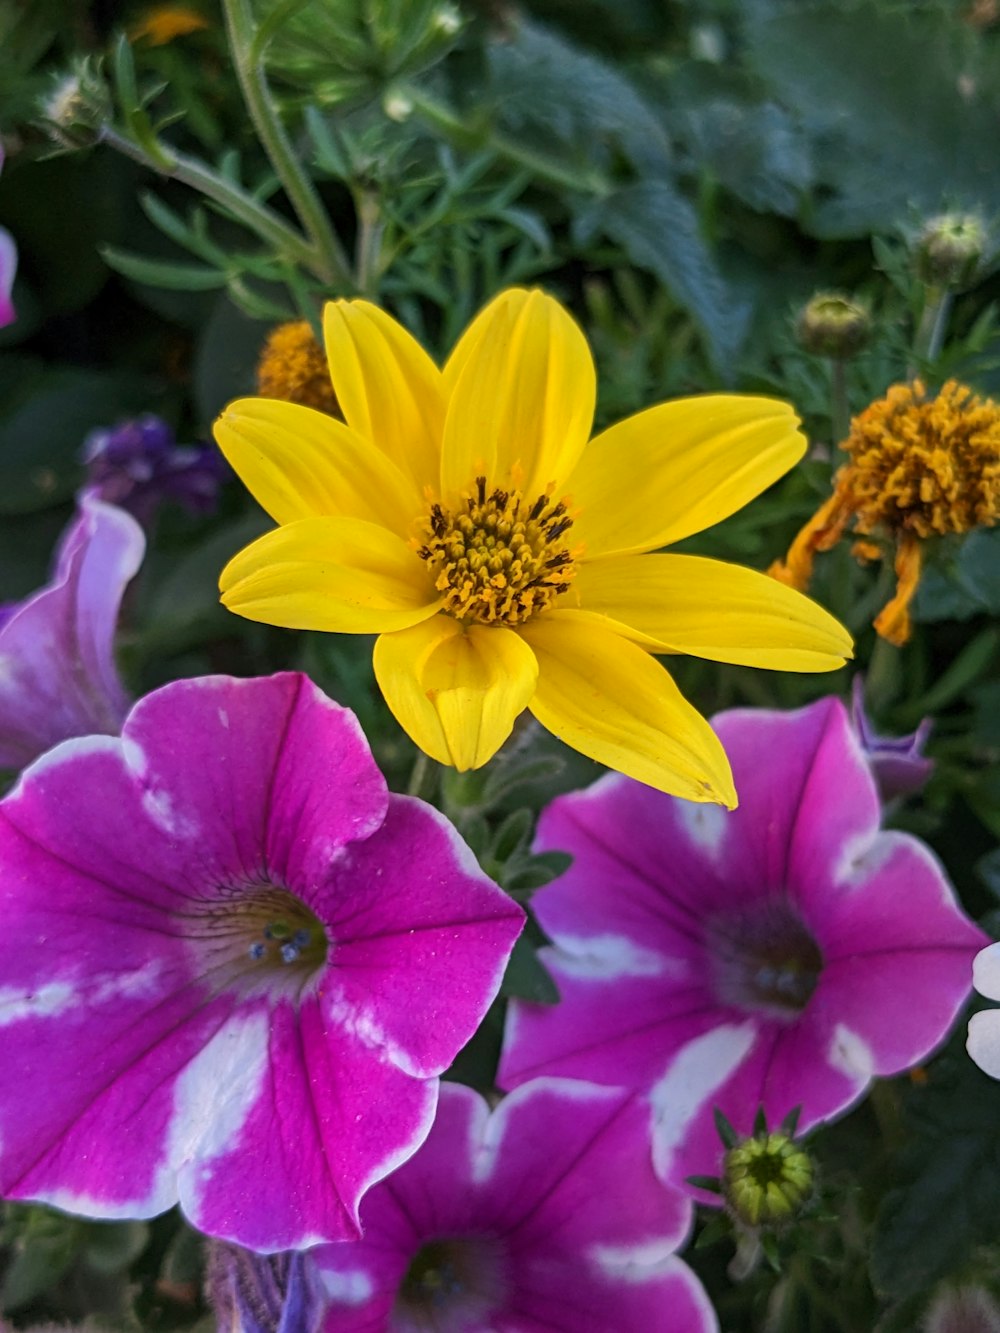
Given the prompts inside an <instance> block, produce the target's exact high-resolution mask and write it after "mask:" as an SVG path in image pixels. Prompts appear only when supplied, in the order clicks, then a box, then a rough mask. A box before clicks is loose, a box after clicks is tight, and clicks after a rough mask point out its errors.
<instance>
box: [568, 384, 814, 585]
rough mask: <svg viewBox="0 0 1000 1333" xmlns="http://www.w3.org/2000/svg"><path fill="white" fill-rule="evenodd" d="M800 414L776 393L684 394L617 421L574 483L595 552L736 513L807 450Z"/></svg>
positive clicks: (580, 534)
mask: <svg viewBox="0 0 1000 1333" xmlns="http://www.w3.org/2000/svg"><path fill="white" fill-rule="evenodd" d="M797 426H798V417H797V416H796V415H795V412H794V411H793V409H792V408H791V407H790V406H789V405H788V404H787V403H782V402H779V401H778V400H777V399H775V398H752V397H742V396H738V395H735V394H710V395H707V396H706V397H704V398H679V399H678V400H677V401H676V402H673V403H661V404H660V406H659V407H651V408H649V410H648V411H646V412H639V413H637V414H636V415H635V416H632V417H629V418H627V420H625V421H622V422H619V424H618V425H617V426H612V427H611V429H610V430H606V431H605V432H604V433H603V434H602V435H599V436H598V437H597V438H596V439H595V440H592V441H591V443H590V445H589V446H588V447H587V449H586V451H585V453H584V455H583V457H582V458H581V460H580V462H579V465H578V466H577V468H576V470H575V472H574V473H573V475H572V476H571V477H570V479H569V482H568V485H567V490H568V492H569V494H570V495H571V496H572V498H573V504H574V507H575V508H576V509H578V511H579V514H578V517H577V519H576V523H575V526H574V528H573V536H574V538H575V539H577V540H579V541H582V542H583V543H584V544H585V549H586V554H587V557H588V558H591V559H592V558H593V557H595V556H599V555H625V554H627V553H629V552H632V551H651V550H654V549H655V548H656V547H658V546H666V545H667V544H668V543H669V542H675V541H679V540H680V539H681V538H682V537H688V536H690V535H691V533H692V532H700V531H701V530H702V529H703V528H707V527H711V525H712V524H713V523H718V522H719V521H720V520H721V519H723V518H726V517H728V515H730V514H732V513H735V511H736V510H737V509H740V508H741V507H742V506H743V505H745V504H746V503H747V502H748V501H749V500H752V499H753V498H754V496H755V495H759V494H760V492H761V491H763V490H764V489H765V488H766V487H768V486H770V485H771V483H772V482H773V481H776V480H777V479H778V477H780V476H781V475H782V474H783V473H784V472H787V471H788V469H789V468H790V467H791V466H792V464H793V463H795V462H797V461H798V460H799V459H800V458H801V457H802V455H803V453H804V452H805V448H806V441H805V437H804V436H803V435H802V434H800V432H799V431H798V430H797V429H796V427H797Z"/></svg>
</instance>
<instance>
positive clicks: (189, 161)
mask: <svg viewBox="0 0 1000 1333" xmlns="http://www.w3.org/2000/svg"><path fill="white" fill-rule="evenodd" d="M101 142H102V143H106V144H107V145H108V146H109V147H110V148H114V149H115V150H116V151H117V152H119V153H122V154H123V155H124V156H125V157H130V158H131V159H132V160H133V161H134V162H138V163H140V165H142V166H144V167H148V168H149V169H150V170H151V171H155V172H157V174H158V175H160V176H166V177H168V178H169V179H170V180H177V181H180V182H181V183H182V184H183V185H188V186H190V188H191V189H193V190H197V191H198V193H199V194H203V195H204V196H205V198H206V199H211V200H212V202H213V203H215V204H218V205H219V206H220V207H221V208H222V209H224V210H225V211H226V212H227V213H230V214H231V215H232V216H233V217H235V218H236V219H237V220H238V221H239V222H241V223H242V224H243V226H245V227H246V228H247V229H248V230H250V231H252V232H254V233H255V234H256V235H257V236H259V237H260V238H261V240H263V241H266V242H268V244H270V245H273V246H274V248H275V249H276V250H278V251H279V252H280V253H281V254H282V255H284V256H286V257H287V258H289V259H291V260H293V261H294V262H295V263H298V264H302V265H303V266H304V267H306V268H308V269H310V270H311V271H313V272H316V256H315V254H314V252H313V249H312V246H311V245H310V244H309V242H308V241H307V240H306V238H305V237H304V236H302V235H300V233H299V232H297V231H296V230H295V228H294V227H290V226H289V225H288V223H287V222H286V221H285V220H284V218H282V217H280V216H279V214H277V213H275V212H274V210H273V209H271V208H268V207H267V205H266V204H262V203H261V202H260V200H259V199H255V198H254V196H253V195H252V194H250V193H249V192H248V191H246V190H244V189H243V188H242V187H241V186H239V185H237V184H235V183H234V182H233V181H231V180H227V179H226V178H225V177H223V176H219V175H217V174H216V173H215V172H214V171H213V170H212V169H211V167H209V166H207V165H206V163H204V162H201V161H199V159H198V158H196V157H190V156H188V155H187V154H186V153H179V152H177V150H176V149H173V148H170V149H167V148H164V150H163V151H162V152H161V153H160V154H158V155H157V156H156V157H154V156H152V155H151V154H150V153H148V152H147V151H146V150H145V149H144V148H143V147H142V145H141V144H138V143H136V142H135V140H134V139H130V138H129V137H128V135H126V134H122V133H121V132H120V131H119V130H116V129H114V128H113V127H112V126H110V125H105V126H104V127H103V128H102V129H101ZM317 276H320V275H319V274H318V273H317Z"/></svg>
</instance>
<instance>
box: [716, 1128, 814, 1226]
mask: <svg viewBox="0 0 1000 1333" xmlns="http://www.w3.org/2000/svg"><path fill="white" fill-rule="evenodd" d="M813 1189H814V1175H813V1164H812V1159H811V1158H810V1156H809V1154H808V1153H807V1152H806V1151H805V1149H803V1148H801V1147H800V1146H799V1145H798V1144H797V1143H796V1142H795V1140H794V1139H793V1138H791V1137H790V1136H789V1135H788V1134H783V1133H780V1132H779V1133H771V1134H769V1133H766V1132H759V1133H757V1134H755V1135H754V1136H753V1137H752V1138H749V1139H743V1140H742V1141H741V1142H740V1143H737V1144H736V1146H735V1147H733V1148H730V1149H729V1150H728V1151H727V1152H726V1154H725V1156H724V1158H723V1159H722V1193H723V1195H724V1197H725V1200H726V1203H727V1204H728V1205H729V1208H730V1211H731V1212H732V1213H733V1215H734V1216H735V1217H736V1218H737V1219H738V1220H739V1221H740V1222H742V1223H743V1224H744V1225H745V1226H748V1227H774V1226H781V1225H782V1224H783V1223H786V1222H790V1221H792V1220H793V1219H794V1218H795V1217H797V1216H798V1215H799V1214H800V1213H801V1212H802V1209H803V1208H804V1207H805V1205H806V1204H807V1203H808V1202H809V1200H810V1199H811V1198H812V1195H813Z"/></svg>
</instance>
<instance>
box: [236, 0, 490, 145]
mask: <svg viewBox="0 0 1000 1333" xmlns="http://www.w3.org/2000/svg"><path fill="white" fill-rule="evenodd" d="M253 4H254V11H255V13H256V14H257V15H258V16H259V18H260V19H261V21H265V20H269V21H270V22H271V23H272V25H273V26H272V28H271V30H270V36H269V41H268V44H267V51H266V60H267V63H268V66H269V68H270V70H271V72H272V73H273V74H274V75H276V76H278V77H279V78H281V79H284V80H286V81H287V82H289V83H291V84H294V85H295V86H297V87H299V88H302V89H304V90H306V91H307V93H308V96H309V100H310V101H311V102H314V103H317V104H319V105H320V106H335V105H338V104H339V103H341V102H345V101H350V100H362V99H367V98H370V97H372V96H383V97H384V96H386V94H388V95H389V99H390V105H394V99H395V95H394V94H393V93H392V86H393V84H394V83H397V82H399V83H401V82H405V81H406V80H408V79H412V78H414V77H416V76H417V75H419V74H422V73H424V72H425V71H426V70H428V69H430V68H431V66H433V65H434V64H435V63H436V62H437V61H439V60H440V59H442V58H443V57H444V55H446V54H447V52H448V50H449V49H450V47H451V46H453V45H454V43H455V40H456V38H457V36H458V34H459V33H460V32H461V30H462V27H463V26H464V19H463V16H462V13H461V11H460V10H459V9H458V8H456V6H455V5H454V4H452V3H450V0H405V3H402V4H401V3H400V2H399V0H310V2H309V3H308V4H300V5H298V6H291V7H288V6H284V7H281V6H280V5H278V4H277V0H253ZM276 7H277V9H278V12H279V13H282V14H283V17H282V18H281V19H280V21H275V20H274V19H273V18H272V17H271V16H272V14H273V13H274V11H275V9H276ZM394 118H396V119H405V118H406V117H405V116H402V117H400V116H398V115H397V116H396V117H394Z"/></svg>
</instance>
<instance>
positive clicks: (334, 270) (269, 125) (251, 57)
mask: <svg viewBox="0 0 1000 1333" xmlns="http://www.w3.org/2000/svg"><path fill="white" fill-rule="evenodd" d="M223 9H224V11H225V15H226V29H227V31H228V34H229V47H230V51H231V52H232V57H233V64H234V66H235V69H236V76H237V78H238V79H239V82H240V89H241V91H242V93H243V100H244V102H245V103H246V106H247V110H248V111H249V112H250V118H251V120H252V121H253V124H254V128H255V129H256V131H257V135H258V137H259V139H260V141H261V143H262V144H263V146H264V150H265V152H266V153H267V156H268V158H269V160H270V163H271V166H272V167H273V168H274V171H275V174H276V175H277V177H278V179H279V180H280V181H281V184H282V186H283V188H284V191H285V193H286V194H287V195H288V198H289V200H290V201H291V203H292V207H293V208H294V209H295V212H296V213H297V214H298V217H299V221H300V222H301V223H302V226H303V228H304V229H305V231H306V232H307V233H308V235H309V237H310V238H311V240H312V243H313V246H314V247H315V250H316V256H317V259H318V264H316V265H314V267H315V268H316V272H317V275H318V276H319V277H320V279H321V280H322V281H324V282H328V283H330V284H331V285H332V286H335V287H338V288H340V289H341V290H349V289H351V288H352V287H353V283H352V281H351V273H350V265H349V263H348V260H347V256H346V255H345V253H344V250H343V247H342V246H341V244H340V241H339V240H338V239H337V235H336V233H335V232H334V230H333V227H332V226H331V225H330V219H329V218H328V217H327V214H326V210H325V208H324V207H323V204H322V201H321V200H320V198H319V195H318V194H317V193H316V190H315V188H314V186H313V183H312V181H311V180H310V178H309V176H308V175H307V173H306V172H305V171H304V170H303V168H302V164H301V163H300V162H299V160H298V158H297V157H296V155H295V151H294V149H293V148H292V144H291V142H290V140H289V138H288V135H287V134H286V133H285V128H284V126H283V125H282V123H281V119H280V117H279V116H278V112H277V108H276V107H275V105H274V101H273V100H272V98H271V91H270V89H269V88H268V86H267V80H266V78H265V76H264V70H263V66H262V64H261V61H260V59H259V58H258V57H257V56H256V55H255V53H254V41H253V38H254V21H253V13H252V11H251V9H250V3H249V0H223Z"/></svg>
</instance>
